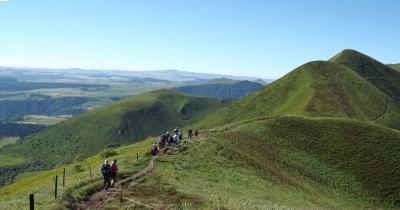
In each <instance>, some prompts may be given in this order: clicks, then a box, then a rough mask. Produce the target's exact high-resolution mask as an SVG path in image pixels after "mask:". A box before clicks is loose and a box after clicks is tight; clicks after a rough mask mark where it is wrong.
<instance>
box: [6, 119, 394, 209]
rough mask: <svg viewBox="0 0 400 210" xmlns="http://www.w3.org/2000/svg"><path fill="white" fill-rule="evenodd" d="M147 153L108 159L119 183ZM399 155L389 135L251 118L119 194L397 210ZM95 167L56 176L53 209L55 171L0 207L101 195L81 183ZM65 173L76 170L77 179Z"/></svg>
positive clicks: (208, 136) (190, 204)
mask: <svg viewBox="0 0 400 210" xmlns="http://www.w3.org/2000/svg"><path fill="white" fill-rule="evenodd" d="M225 128H228V130H227V131H225ZM150 143H151V139H149V140H147V141H144V142H139V143H136V144H133V145H131V146H126V147H122V148H120V149H118V150H117V153H118V154H117V156H115V158H117V159H119V160H121V161H120V167H121V168H122V169H123V172H124V173H125V174H126V173H132V172H134V171H137V170H139V169H140V168H142V167H144V164H145V163H146V161H147V160H148V159H147V158H143V159H142V158H141V160H140V161H136V160H135V154H136V153H139V154H142V152H145V151H147V150H148V145H149V144H150ZM399 151H400V132H399V131H396V130H393V129H390V128H386V127H383V126H379V125H375V124H373V123H369V122H363V121H357V120H351V119H338V118H308V117H296V116H284V117H276V118H270V119H266V118H264V119H263V118H261V119H255V120H252V121H245V122H237V123H235V124H230V125H225V126H223V127H219V128H214V129H213V130H208V131H203V132H202V133H201V135H200V138H199V139H196V140H192V141H190V142H188V143H186V144H185V145H184V146H183V147H181V148H180V152H179V153H177V154H175V155H164V156H163V157H162V158H161V159H160V160H159V161H158V162H157V163H156V167H155V168H154V169H153V171H152V172H151V173H150V174H148V175H147V176H146V177H144V178H142V179H140V180H138V181H137V182H135V184H131V185H126V186H127V187H126V188H125V190H124V193H123V196H124V197H128V198H131V199H133V200H135V201H138V202H141V203H145V204H147V205H151V206H158V207H165V208H166V209H266V208H290V209H292V208H295V209H310V208H314V209H315V208H317V209H321V208H325V209H327V208H329V209H366V208H372V209H381V208H400V199H399V197H398V194H399V193H400V185H399V183H400V162H399V161H398V160H400V152H399ZM141 157H142V155H141ZM110 158H111V159H113V158H114V157H110ZM100 163H101V157H100V156H99V155H96V156H93V157H91V158H89V159H86V160H83V161H80V162H77V163H75V164H73V165H67V166H65V168H66V169H67V172H68V175H67V177H68V179H67V183H68V184H67V187H66V188H61V187H60V189H61V191H60V197H63V200H60V199H57V200H54V198H53V196H52V187H53V184H54V182H53V181H54V180H53V179H51V178H48V177H54V176H55V175H57V174H58V175H59V176H60V175H61V174H62V168H64V167H61V168H58V169H54V170H51V171H47V172H43V173H41V174H38V175H35V176H32V177H28V178H23V179H21V180H19V181H17V182H16V183H14V184H11V185H9V186H7V187H4V188H0V201H1V202H2V204H3V206H5V207H12V208H22V207H24V205H25V206H26V204H27V203H26V198H27V195H28V194H29V192H35V193H36V194H37V196H38V199H37V200H38V201H40V202H39V205H40V207H41V208H40V209H60V205H65V204H66V203H68V200H69V199H71V197H73V198H75V199H84V197H85V196H86V195H87V194H88V193H89V194H90V192H93V191H95V190H98V189H100V188H101V181H100V177H99V174H98V173H97V172H96V173H95V181H94V182H91V181H90V180H89V177H90V176H89V173H88V170H87V166H88V164H91V165H92V168H94V167H93V165H95V167H96V166H98V165H100ZM96 164H97V165H96ZM75 165H81V166H82V167H83V170H82V171H81V172H77V171H76V168H77V166H75ZM96 168H98V167H96ZM43 180H45V181H43ZM28 183H29V184H28ZM118 198H119V197H118V196H117V197H115V199H114V200H113V202H110V203H106V204H105V205H103V207H104V208H105V209H126V208H128V206H130V208H132V204H133V203H131V202H129V201H126V200H125V201H124V202H122V203H121V202H119V199H118ZM24 202H25V203H24ZM140 208H141V206H136V209H140Z"/></svg>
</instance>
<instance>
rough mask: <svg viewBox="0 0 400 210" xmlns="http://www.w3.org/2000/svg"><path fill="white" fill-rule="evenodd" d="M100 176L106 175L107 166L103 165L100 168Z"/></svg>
mask: <svg viewBox="0 0 400 210" xmlns="http://www.w3.org/2000/svg"><path fill="white" fill-rule="evenodd" d="M101 174H103V175H104V174H107V165H106V164H103V166H102V167H101Z"/></svg>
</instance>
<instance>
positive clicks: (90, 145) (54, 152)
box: [0, 90, 228, 183]
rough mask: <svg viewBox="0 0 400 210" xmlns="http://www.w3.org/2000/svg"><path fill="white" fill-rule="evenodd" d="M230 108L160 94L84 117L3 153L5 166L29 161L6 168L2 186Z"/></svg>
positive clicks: (215, 101)
mask: <svg viewBox="0 0 400 210" xmlns="http://www.w3.org/2000/svg"><path fill="white" fill-rule="evenodd" d="M226 104H228V102H227V101H224V100H218V99H208V98H199V97H191V96H184V95H181V94H179V93H177V92H175V91H171V90H159V91H154V92H150V93H147V94H143V95H140V96H135V97H131V98H128V99H125V100H122V101H118V102H116V103H113V104H110V105H107V106H104V107H101V108H98V109H95V110H92V111H88V112H85V113H83V114H81V115H78V116H76V117H73V118H71V119H70V120H67V121H64V122H62V123H60V124H58V125H56V126H54V127H51V128H48V129H46V130H44V131H43V132H39V133H37V134H33V135H30V136H27V137H26V138H24V139H23V140H21V141H19V143H17V144H14V145H12V146H10V147H3V148H1V152H0V153H1V155H0V162H1V161H2V160H9V159H10V158H11V157H15V158H18V159H24V160H25V161H24V162H25V163H24V164H25V165H21V161H19V162H18V163H17V164H14V163H12V162H11V163H7V167H8V168H7V169H4V170H3V172H0V175H1V177H2V182H3V183H4V182H5V181H10V179H11V178H12V176H14V175H16V174H17V173H18V172H20V171H21V170H34V169H43V168H48V167H51V166H54V165H55V164H59V163H69V162H71V161H72V160H73V159H75V158H76V157H78V156H88V155H93V154H96V153H97V152H99V151H101V150H102V149H104V148H107V147H116V146H120V145H124V144H128V143H133V142H135V141H137V140H140V139H143V138H146V137H147V136H149V135H159V134H161V133H162V132H164V131H166V130H171V129H173V128H175V126H179V127H180V126H183V125H187V124H190V123H192V122H195V121H196V120H199V119H200V118H202V117H204V116H206V115H208V114H211V113H213V112H214V111H216V110H218V109H219V108H220V107H222V106H224V105H226ZM0 165H1V164H0ZM13 165H14V166H15V167H13ZM0 171H2V170H0Z"/></svg>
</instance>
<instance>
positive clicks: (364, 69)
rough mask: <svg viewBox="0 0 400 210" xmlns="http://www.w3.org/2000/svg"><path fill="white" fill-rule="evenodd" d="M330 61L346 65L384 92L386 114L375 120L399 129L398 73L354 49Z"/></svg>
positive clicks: (399, 85)
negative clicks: (386, 100) (386, 101)
mask: <svg viewBox="0 0 400 210" xmlns="http://www.w3.org/2000/svg"><path fill="white" fill-rule="evenodd" d="M330 61H332V62H335V63H337V64H340V65H343V66H347V67H349V68H351V69H352V70H354V71H355V72H357V73H358V74H359V75H360V76H362V77H364V78H365V79H366V80H368V81H369V82H370V83H371V84H373V85H374V86H376V87H377V88H379V89H380V90H381V91H382V92H384V93H386V95H387V96H389V98H388V100H389V101H388V103H389V104H388V105H387V106H386V107H387V109H388V112H387V114H385V115H384V116H382V117H381V118H380V119H378V120H377V122H378V123H381V124H384V125H388V126H390V127H393V128H396V129H400V94H399V93H400V73H399V72H397V71H395V70H393V69H392V68H389V67H387V66H386V65H384V64H383V63H381V62H379V61H377V60H375V59H373V58H371V57H369V56H367V55H364V54H362V53H360V52H357V51H355V50H344V51H342V52H341V53H339V54H337V55H336V56H334V57H333V58H331V59H330Z"/></svg>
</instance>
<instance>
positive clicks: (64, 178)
mask: <svg viewBox="0 0 400 210" xmlns="http://www.w3.org/2000/svg"><path fill="white" fill-rule="evenodd" d="M64 186H65V168H64V171H63V187H64Z"/></svg>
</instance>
